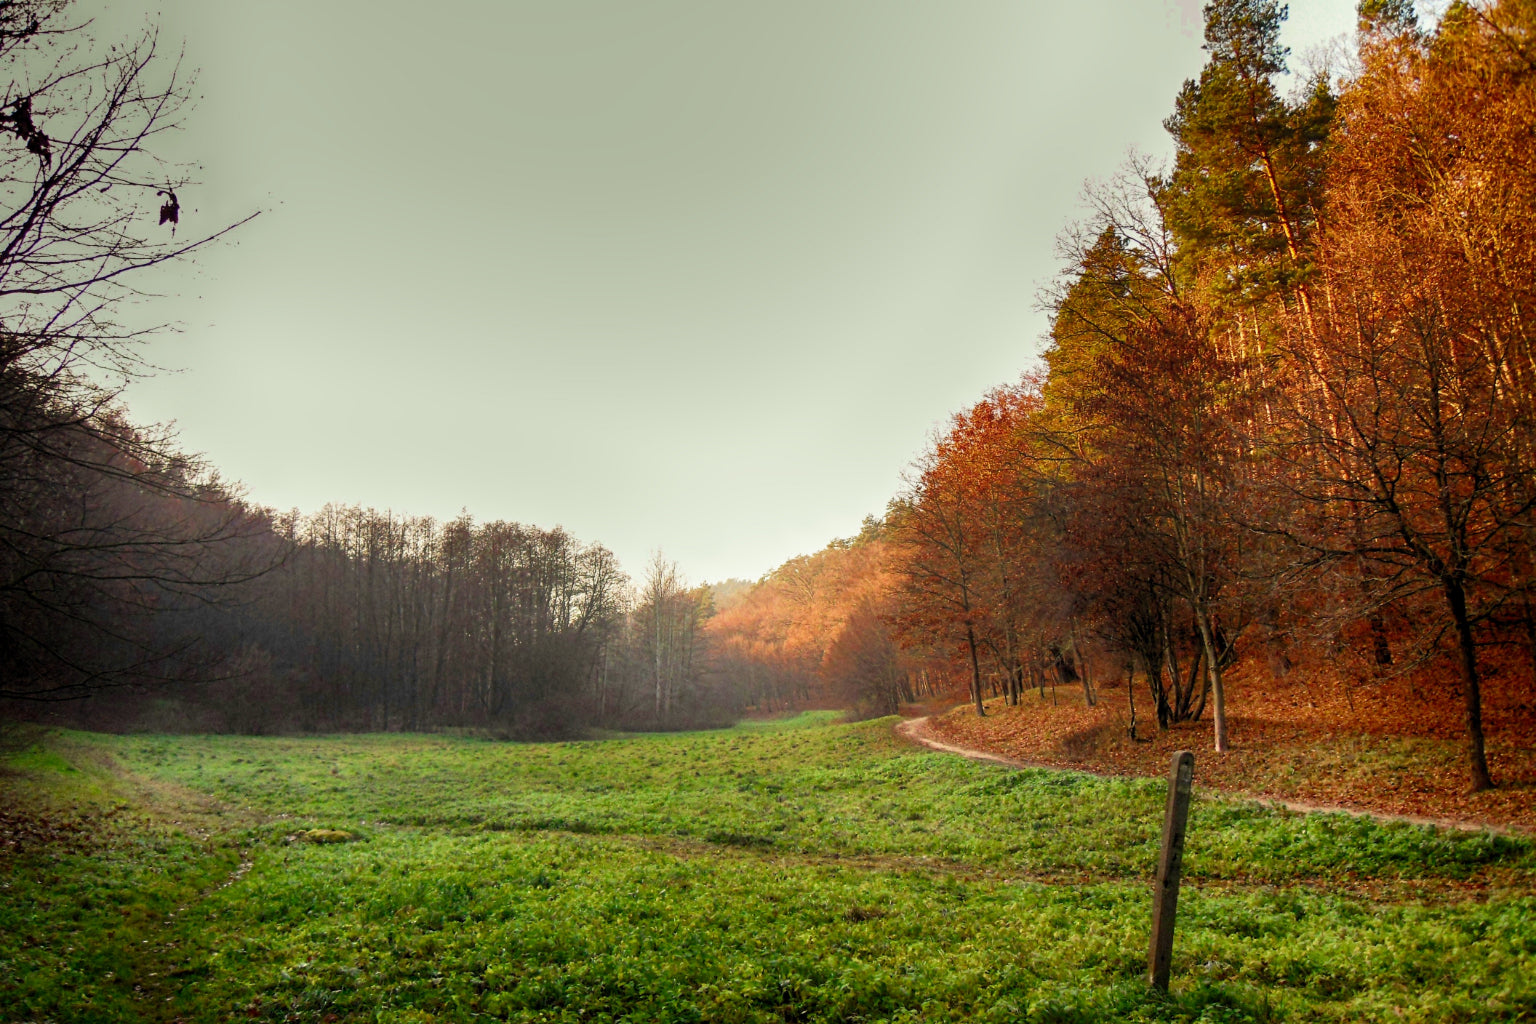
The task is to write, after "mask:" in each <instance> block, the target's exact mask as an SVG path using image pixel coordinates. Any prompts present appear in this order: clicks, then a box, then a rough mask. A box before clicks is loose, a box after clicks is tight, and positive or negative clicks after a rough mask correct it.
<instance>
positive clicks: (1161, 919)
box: [1147, 750, 1195, 992]
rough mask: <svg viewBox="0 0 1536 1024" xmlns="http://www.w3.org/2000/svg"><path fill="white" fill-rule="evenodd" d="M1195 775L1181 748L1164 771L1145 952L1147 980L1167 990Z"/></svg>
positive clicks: (1188, 754)
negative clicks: (1165, 784)
mask: <svg viewBox="0 0 1536 1024" xmlns="http://www.w3.org/2000/svg"><path fill="white" fill-rule="evenodd" d="M1194 778H1195V755H1194V753H1193V752H1191V751H1188V750H1181V751H1179V752H1178V753H1177V754H1174V755H1173V765H1172V767H1171V768H1170V769H1169V771H1168V808H1167V810H1165V811H1164V812H1163V849H1162V853H1161V854H1160V855H1159V857H1158V860H1157V887H1156V889H1155V890H1154V891H1153V896H1152V900H1153V902H1152V947H1151V951H1150V952H1149V953H1148V954H1147V980H1149V981H1150V982H1152V985H1153V987H1155V988H1158V989H1161V990H1162V991H1164V992H1166V991H1168V970H1169V966H1170V965H1171V964H1172V962H1173V919H1174V915H1175V914H1176V913H1177V911H1178V908H1179V872H1180V871H1181V870H1182V868H1183V866H1184V825H1185V823H1186V822H1187V821H1188V820H1189V796H1190V791H1191V789H1192V788H1193V787H1192V784H1193V782H1194Z"/></svg>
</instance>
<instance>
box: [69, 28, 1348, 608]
mask: <svg viewBox="0 0 1536 1024" xmlns="http://www.w3.org/2000/svg"><path fill="white" fill-rule="evenodd" d="M1290 11H1291V18H1290V21H1289V23H1288V25H1287V28H1286V30H1285V40H1286V42H1287V43H1288V45H1290V46H1291V48H1292V50H1293V55H1294V56H1293V61H1292V63H1293V66H1296V67H1300V66H1302V64H1303V62H1304V58H1305V56H1306V55H1307V54H1309V53H1311V52H1313V51H1315V50H1317V49H1318V48H1319V47H1320V46H1322V45H1324V44H1327V43H1328V42H1329V41H1330V40H1332V41H1334V42H1335V43H1336V44H1337V43H1339V42H1342V41H1343V40H1345V38H1346V34H1347V33H1349V32H1350V30H1351V29H1352V24H1353V19H1354V14H1353V4H1352V3H1350V2H1348V0H1292V2H1291V4H1290ZM147 23H153V24H158V26H159V29H160V36H161V40H162V46H165V47H168V48H169V49H171V50H173V51H174V49H176V48H177V47H184V52H185V58H184V66H185V67H186V68H187V69H195V70H196V71H197V78H196V82H195V89H194V93H195V95H196V96H197V97H198V103H197V107H196V109H195V110H194V111H193V112H192V113H191V114H190V115H189V116H188V117H187V118H186V119H185V122H184V126H183V129H182V131H181V132H180V133H179V134H177V135H176V136H175V137H174V138H173V139H172V140H171V141H170V150H169V151H168V155H169V156H171V157H173V158H175V159H181V160H188V161H195V162H196V164H197V170H196V172H195V177H196V180H197V182H198V183H197V184H195V185H193V186H189V187H186V188H184V189H182V190H181V192H180V199H181V202H182V206H183V215H182V223H181V228H180V230H181V231H182V232H184V233H191V232H195V231H200V230H213V229H216V228H218V227H221V226H223V225H225V224H227V223H230V222H232V221H235V220H238V219H240V218H241V217H243V216H245V215H246V214H248V213H251V212H259V216H258V217H257V218H256V220H255V221H253V222H252V223H250V224H249V225H247V226H245V227H243V228H241V229H240V230H239V231H238V232H236V233H235V235H234V237H233V239H232V240H231V241H228V242H225V243H220V244H219V245H217V246H216V247H214V248H212V249H210V250H206V251H204V252H203V253H202V254H201V255H199V256H198V258H197V259H196V261H195V262H194V263H192V264H188V265H183V266H180V267H178V268H176V269H175V270H174V271H173V272H171V273H168V274H163V275H161V278H160V279H159V280H157V284H156V291H157V292H158V293H159V294H158V295H156V296H155V297H153V298H151V299H149V300H147V301H145V302H142V303H140V304H139V305H138V306H136V307H135V308H134V309H132V310H131V311H130V312H129V313H128V314H126V316H127V318H128V319H129V320H130V321H131V322H134V323H167V324H170V325H172V326H173V329H171V330H167V331H165V332H162V333H161V334H160V335H159V336H158V337H156V339H155V340H154V341H153V343H152V344H151V345H150V347H149V348H148V349H147V354H148V356H149V357H150V358H151V359H152V360H153V361H154V363H155V364H156V365H158V366H159V367H161V368H162V369H161V372H158V373H156V374H154V375H153V376H151V377H149V378H147V379H145V380H142V381H139V382H136V383H135V384H133V385H132V386H131V387H130V388H129V390H128V392H127V400H128V403H129V407H130V409H131V412H132V414H133V416H134V417H135V418H136V419H137V420H139V421H141V422H172V421H174V423H175V424H176V428H177V430H178V432H179V436H180V438H181V443H182V445H183V447H184V448H186V449H188V450H192V451H196V452H201V453H202V454H204V455H205V456H206V457H207V459H208V460H209V461H210V462H211V463H212V464H213V465H215V466H217V467H218V468H219V470H220V472H221V473H222V475H223V476H224V477H225V478H226V479H230V480H235V481H239V482H240V483H241V484H242V486H243V488H244V492H245V494H246V496H247V497H248V498H249V499H250V500H252V501H254V502H257V503H259V504H262V505H268V506H272V507H275V508H278V509H288V508H298V509H300V510H301V511H305V512H308V511H313V510H315V509H317V508H319V507H320V506H322V505H323V504H325V503H326V502H332V501H334V502H341V503H347V504H352V503H357V504H361V505H364V506H373V507H376V508H379V509H384V508H391V509H394V510H396V511H400V512H407V513H412V514H418V515H432V516H436V517H439V518H451V517H453V516H455V515H457V514H458V513H459V512H460V510H462V509H467V510H468V511H469V512H470V513H471V514H472V515H474V516H475V518H476V519H478V520H482V521H485V520H492V519H507V520H516V521H519V522H524V523H534V524H537V525H540V526H545V527H552V526H555V525H561V526H563V527H565V528H566V529H567V530H569V531H570V532H572V533H573V534H575V535H576V536H577V537H578V538H580V539H581V540H583V541H595V542H598V543H601V544H604V545H606V546H607V547H609V548H611V549H612V550H613V551H614V552H615V553H616V554H617V556H618V557H619V559H620V562H621V564H622V565H623V566H624V567H625V568H626V570H627V571H629V572H630V574H631V575H632V576H635V577H638V576H639V575H640V574H641V573H642V572H643V570H644V566H645V564H646V563H647V562H648V561H649V559H650V558H651V556H652V553H653V552H655V551H657V550H660V551H661V552H662V553H663V554H664V556H665V557H666V558H668V559H670V560H674V561H676V562H677V563H678V565H679V567H680V569H681V571H682V572H683V574H684V575H685V576H687V577H688V578H689V579H691V580H693V581H695V582H698V581H704V580H722V579H725V578H729V577H743V578H749V579H751V578H756V577H758V576H761V575H762V574H764V573H766V572H768V571H770V570H771V569H773V568H774V567H775V566H777V565H778V564H780V563H782V562H784V561H785V560H786V559H789V558H792V557H794V556H796V555H799V554H806V553H810V552H813V551H815V550H818V549H820V548H821V547H823V546H824V545H825V544H826V543H827V542H828V541H829V540H831V539H833V538H835V537H840V536H849V535H851V534H854V533H857V532H858V529H859V526H860V523H861V521H862V519H863V518H864V517H865V516H866V515H869V514H877V515H878V514H880V513H881V512H882V511H883V509H884V507H885V504H886V502H887V501H888V500H889V499H890V498H891V497H893V496H894V495H896V494H897V493H898V492H899V491H900V490H901V489H902V488H903V486H904V482H903V475H904V472H905V471H906V469H907V467H908V466H910V464H911V463H912V461H913V459H914V458H915V457H916V456H917V455H918V454H919V453H920V452H921V451H922V449H923V448H924V446H925V445H926V444H927V443H928V441H929V439H930V438H931V437H932V435H933V433H934V432H935V431H936V430H940V429H942V428H943V427H944V425H945V423H946V422H947V420H948V418H949V417H950V416H951V415H952V414H953V413H955V412H956V411H959V410H961V409H963V408H966V407H968V406H969V405H971V404H972V403H974V402H975V401H976V400H977V399H978V398H980V397H981V395H982V394H983V393H984V392H986V391H987V390H988V389H990V388H992V387H995V386H997V385H999V384H1004V383H1007V382H1010V381H1013V380H1016V379H1017V378H1018V376H1019V374H1020V373H1021V372H1023V371H1025V370H1026V369H1028V368H1030V367H1031V366H1033V365H1034V364H1035V362H1036V360H1037V357H1038V354H1039V352H1040V349H1041V344H1042V341H1041V339H1042V336H1043V335H1044V334H1045V332H1046V330H1047V324H1046V318H1045V315H1044V314H1043V313H1042V312H1041V310H1040V308H1039V298H1038V296H1039V293H1040V291H1041V289H1042V288H1043V287H1045V286H1047V285H1048V284H1049V283H1050V281H1051V280H1052V278H1053V275H1054V274H1055V273H1056V270H1057V257H1056V250H1055V239H1056V237H1057V236H1058V234H1059V233H1060V232H1062V230H1063V229H1064V228H1066V227H1067V226H1068V225H1069V224H1070V223H1071V222H1072V221H1074V220H1075V219H1077V218H1079V217H1081V216H1082V214H1083V211H1082V209H1081V207H1080V202H1079V200H1080V195H1081V191H1082V188H1083V184H1084V182H1085V180H1088V179H1093V178H1105V177H1108V176H1110V175H1111V174H1113V173H1114V171H1115V170H1116V168H1117V167H1118V166H1119V165H1120V164H1121V163H1122V162H1123V161H1124V160H1125V157H1126V155H1127V153H1128V152H1129V151H1130V150H1131V149H1133V148H1135V149H1139V150H1141V151H1143V152H1147V153H1151V154H1154V155H1166V154H1168V153H1169V147H1168V143H1167V139H1166V136H1165V133H1164V132H1163V130H1162V127H1161V123H1162V120H1163V119H1164V118H1165V117H1166V116H1167V115H1168V113H1169V112H1170V110H1171V109H1172V103H1173V97H1174V95H1175V93H1176V92H1177V90H1178V88H1179V86H1180V83H1181V82H1182V81H1183V80H1184V79H1186V78H1189V77H1192V76H1194V75H1196V74H1198V71H1199V68H1200V66H1201V64H1202V62H1203V54H1202V52H1201V50H1200V42H1201V35H1200V22H1199V12H1198V3H1196V2H1194V0H1075V2H1072V3H1058V2H1043V0H946V2H944V3H937V2H922V3H918V2H911V0H884V2H880V3H875V2H870V0H857V2H852V0H772V2H762V3H750V4H749V3H742V2H735V0H651V2H645V3H639V2H636V0H546V2H537V3H530V2H515V0H501V2H491V0H440V2H438V3H434V4H431V5H424V4H420V3H411V4H406V3H399V2H394V0H375V2H368V3H363V2H352V0H330V2H325V0H303V2H300V0H263V2H261V3H235V2H233V0H165V2H162V3H159V4H155V5H153V6H146V5H145V4H143V3H141V2H140V3H121V2H111V3H107V4H106V6H105V13H104V15H103V16H102V17H101V20H100V22H99V23H98V24H99V27H100V28H101V29H102V30H103V31H107V32H111V31H124V32H129V31H134V30H136V29H139V28H142V27H143V26H144V25H145V24H147Z"/></svg>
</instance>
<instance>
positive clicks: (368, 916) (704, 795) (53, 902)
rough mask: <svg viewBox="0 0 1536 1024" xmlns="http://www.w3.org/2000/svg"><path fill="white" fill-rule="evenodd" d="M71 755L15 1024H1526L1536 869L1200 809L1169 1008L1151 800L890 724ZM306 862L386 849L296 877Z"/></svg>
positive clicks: (20, 885) (11, 881)
mask: <svg viewBox="0 0 1536 1024" xmlns="http://www.w3.org/2000/svg"><path fill="white" fill-rule="evenodd" d="M50 751H51V752H47V753H44V752H36V751H34V752H33V753H31V754H29V755H27V757H28V759H29V762H28V763H27V764H26V765H24V767H26V768H27V769H28V770H29V772H30V774H29V775H28V776H27V777H24V778H22V779H12V780H11V782H10V786H11V789H12V790H13V795H12V801H13V804H14V803H15V802H16V801H23V802H25V804H26V806H29V807H30V808H32V810H31V811H29V812H28V814H26V815H24V816H23V815H20V814H13V815H12V817H11V818H10V819H8V821H9V823H10V824H9V827H10V829H11V830H12V831H22V832H25V833H26V834H27V838H26V839H25V841H24V846H23V848H22V849H21V850H20V851H19V852H12V853H10V854H0V867H3V870H4V881H3V883H0V884H3V885H4V886H5V888H3V889H0V961H4V970H3V972H0V1018H3V1019H14V1020H27V1019H49V1018H54V1019H58V1020H71V1021H76V1020H78V1021H86V1020H93V1019H94V1020H123V1019H136V1018H137V1019H164V1020H170V1019H177V1018H180V1019H183V1020H188V1021H191V1020H198V1021H202V1020H207V1021H214V1020H223V1019H227V1018H229V1017H231V1016H234V1015H239V1016H241V1017H243V1018H247V1019H267V1020H285V1019H303V1020H323V1019H326V1017H327V1015H333V1018H334V1019H337V1020H352V1019H358V1020H364V1019H366V1020H375V1019H377V1020H384V1021H424V1020H437V1019H443V1020H470V1019H476V1016H477V1015H483V1016H485V1017H488V1018H490V1019H502V1018H510V1019H514V1020H572V1021H574V1020H617V1019H621V1018H623V1019H630V1020H678V1021H687V1020H711V1021H716V1020H718V1021H757V1020H761V1021H769V1020H781V1019H795V1020H846V1021H854V1020H879V1019H887V1020H918V1019H921V1020H943V1019H984V1020H986V1019H995V1020H1021V1019H1028V1020H1041V1021H1048V1020H1078V1019H1089V1020H1094V1019H1103V1020H1127V1019H1128V1020H1135V1019H1147V1020H1195V1019H1205V1020H1234V1021H1241V1020H1250V1019H1258V1020H1262V1019H1309V1018H1319V1019H1341V1020H1356V1019H1363V1018H1377V1019H1391V1020H1399V1019H1407V1020H1456V1019H1466V1020H1471V1019H1496V1018H1499V1017H1502V1018H1505V1019H1529V1018H1531V1017H1536V895H1533V893H1536V852H1533V849H1532V846H1531V845H1530V843H1529V842H1528V841H1526V840H1523V839H1516V838H1503V837H1496V836H1491V835H1487V834H1465V833H1457V834H1447V833H1438V832H1435V831H1433V830H1429V829H1422V828H1415V827H1410V826H1404V825H1377V824H1373V823H1370V822H1367V821H1361V820H1355V819H1345V818H1340V817H1310V818H1298V817H1295V816H1287V815H1283V814H1278V813H1276V812H1273V811H1269V810H1265V809H1261V808H1258V807H1256V806H1252V805H1248V806H1244V805H1239V804H1232V803H1226V802H1218V801H1211V800H1203V801H1201V802H1199V803H1198V804H1197V805H1196V808H1195V811H1194V813H1193V818H1192V824H1191V833H1190V846H1189V849H1188V852H1187V855H1186V870H1187V872H1188V877H1189V878H1190V879H1191V881H1192V883H1193V885H1192V887H1191V888H1190V889H1187V890H1186V895H1185V898H1184V901H1183V903H1182V905H1181V908H1180V931H1179V941H1178V945H1177V947H1176V955H1175V977H1176V983H1175V996H1174V998H1173V999H1171V1000H1162V999H1158V998H1155V997H1153V996H1151V995H1150V994H1149V993H1147V992H1146V991H1145V989H1144V986H1143V985H1142V984H1141V983H1140V980H1139V978H1140V975H1141V972H1142V971H1143V970H1144V961H1145V943H1146V932H1147V927H1148V912H1149V906H1148V904H1149V896H1148V892H1147V882H1148V879H1149V874H1150V871H1151V867H1152V861H1153V857H1154V854H1155V846H1156V830H1157V827H1158V822H1159V818H1160V812H1161V803H1162V790H1161V786H1160V785H1159V784H1158V783H1155V782H1130V781H1121V780H1100V779H1094V778H1090V777H1087V776H1082V775H1073V774H1067V773H1054V772H1044V771H1032V772H1010V771H1008V770H1006V769H1001V768H996V767H991V766H986V765H977V764H972V763H967V762H964V761H961V760H959V759H958V758H953V757H949V756H946V755H938V754H927V753H920V752H917V751H914V750H911V749H908V748H904V747H900V746H898V745H897V744H896V743H895V742H894V741H893V740H892V739H891V737H890V722H889V721H888V720H887V721H882V722H874V723H864V724H861V725H857V726H838V725H831V724H829V723H828V722H827V721H826V719H825V718H818V717H816V716H805V717H803V718H801V719H797V720H795V721H792V722H788V723H779V724H774V725H756V726H747V727H743V728H739V729H736V730H732V731H728V732H721V733H700V734H687V735H680V736H655V737H635V738H630V739H621V740H611V741H605V742H601V743H586V744H553V745H540V746H515V745H506V744H495V743H486V742H479V741H474V740H457V739H443V738H435V737H400V736H365V737H339V738H324V739H248V738H230V737H215V738H196V739H193V738H169V737H103V736H80V735H75V736H68V737H63V738H60V739H58V740H56V741H54V742H53V743H52V746H51V748H50ZM69 769H73V770H72V771H71V770H69ZM40 801H51V803H52V805H53V811H52V812H51V813H50V814H49V815H47V816H46V817H45V818H44V817H40V816H39V815H38V814H37V813H36V808H37V807H38V805H39V802H40ZM42 820H46V821H48V822H52V823H55V824H54V825H53V826H50V827H54V828H55V831H59V830H60V829H62V831H60V834H59V835H52V836H50V835H46V834H43V833H42V830H41V826H40V825H39V824H38V822H39V821H42ZM60 821H63V822H64V826H68V824H69V822H70V821H73V822H74V823H75V827H74V828H69V827H64V826H59V825H57V823H59V822H60ZM312 827H329V828H340V829H348V830H351V831H353V832H355V833H358V834H360V835H361V836H363V837H364V838H363V840H362V841H360V842H354V843H346V844H339V845H325V846H322V845H313V844H308V843H302V842H289V841H288V838H289V837H290V836H293V835H295V834H297V833H298V832H299V831H301V830H303V829H307V828H312ZM60 855H61V856H60ZM247 859H248V860H249V862H250V863H252V864H253V865H254V866H253V867H251V869H250V870H249V872H248V873H241V871H240V868H239V865H240V864H241V863H242V861H245V860H247ZM232 877H233V878H234V879H235V881H234V882H233V884H229V885H225V886H223V887H222V888H221V887H220V886H221V884H222V883H223V882H224V881H226V880H228V879H230V878H232ZM125 908H126V909H125ZM7 1014H9V1017H7V1016H6V1015H7Z"/></svg>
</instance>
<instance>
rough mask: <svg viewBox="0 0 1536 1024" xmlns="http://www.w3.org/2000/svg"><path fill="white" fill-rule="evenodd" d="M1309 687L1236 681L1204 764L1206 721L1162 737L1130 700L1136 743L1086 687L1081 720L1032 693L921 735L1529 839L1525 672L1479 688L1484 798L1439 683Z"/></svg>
mask: <svg viewBox="0 0 1536 1024" xmlns="http://www.w3.org/2000/svg"><path fill="white" fill-rule="evenodd" d="M1320 675H1321V674H1320V673H1307V672H1302V671H1293V672H1292V673H1291V674H1290V675H1289V676H1288V677H1287V678H1286V679H1282V680H1276V679H1272V678H1270V677H1269V676H1268V675H1257V674H1254V673H1251V672H1250V673H1243V672H1237V673H1233V675H1232V676H1231V677H1230V678H1229V680H1228V696H1227V723H1228V735H1229V746H1230V749H1229V750H1228V751H1227V753H1225V754H1216V753H1215V752H1214V751H1213V750H1212V736H1211V713H1210V709H1209V708H1207V709H1206V713H1205V714H1204V715H1203V716H1202V718H1201V720H1200V721H1197V722H1185V723H1180V724H1177V725H1174V726H1172V727H1170V728H1169V729H1167V730H1159V729H1158V727H1157V719H1156V717H1155V714H1154V713H1153V711H1152V708H1151V707H1150V704H1149V702H1148V701H1147V700H1146V695H1145V692H1144V690H1142V689H1141V688H1138V692H1137V694H1136V696H1137V708H1136V710H1137V729H1136V739H1134V740H1133V739H1132V738H1131V736H1130V720H1131V716H1130V711H1129V706H1128V703H1127V699H1126V689H1125V685H1124V682H1123V681H1106V682H1104V683H1103V684H1101V685H1100V686H1099V687H1097V688H1096V696H1097V702H1096V704H1095V705H1094V706H1092V707H1089V706H1087V705H1086V704H1085V702H1084V700H1083V694H1082V690H1081V688H1080V687H1075V686H1074V687H1072V688H1068V687H1065V686H1062V687H1057V688H1056V689H1055V690H1054V692H1053V691H1052V690H1051V689H1047V690H1046V691H1045V692H1044V694H1039V693H1036V692H1035V691H1029V692H1027V693H1026V694H1025V696H1024V700H1023V702H1022V703H1021V704H1020V705H1018V706H1017V707H1010V706H1008V704H1007V703H1006V702H1005V701H1004V700H1003V699H1002V698H994V699H992V700H989V701H987V702H986V704H985V706H986V709H987V715H986V717H985V718H980V717H978V716H977V715H976V713H975V708H974V706H973V705H971V704H969V703H966V704H962V705H960V706H958V707H953V708H952V709H950V710H948V711H944V712H940V711H933V712H932V713H931V714H930V717H928V719H927V721H926V722H925V723H923V724H922V725H921V726H920V727H919V729H918V731H919V732H920V733H925V734H927V735H928V736H931V737H932V738H934V739H936V740H938V741H940V742H942V743H945V744H948V745H950V746H952V747H957V748H963V749H964V750H966V751H970V752H974V753H981V754H987V755H992V756H994V757H998V758H1002V759H1006V760H1008V761H1012V762H1017V763H1023V764H1029V765H1037V766H1043V767H1054V768H1072V769H1077V770H1081V771H1088V772H1093V773H1095V774H1100V775H1110V776H1160V775H1163V774H1166V772H1167V771H1168V765H1169V762H1170V759H1171V757H1172V755H1173V753H1174V752H1175V751H1177V750H1185V749H1188V750H1193V751H1194V752H1195V779H1196V783H1197V785H1202V786H1207V787H1210V788H1212V789H1215V790H1219V791H1222V792H1226V793H1232V794H1240V795H1245V796H1250V797H1252V798H1254V799H1258V800H1272V801H1276V802H1279V803H1283V804H1285V805H1287V806H1290V807H1292V808H1294V809H1318V810H1345V811H1351V812H1361V813H1369V814H1372V815H1375V816H1381V817H1396V818H1403V819H1406V820H1410V821H1420V822H1429V823H1435V824H1441V825H1449V826H1459V827H1491V828H1498V829H1514V830H1517V831H1524V832H1536V685H1533V683H1532V681H1531V679H1530V675H1529V672H1528V671H1525V672H1522V671H1519V670H1518V668H1510V669H1506V670H1505V671H1501V672H1497V673H1496V674H1494V675H1493V677H1492V679H1491V680H1490V681H1489V684H1488V685H1487V686H1486V689H1485V694H1484V709H1483V715H1484V726H1485V731H1486V738H1487V756H1488V764H1489V768H1490V771H1491V773H1492V775H1493V778H1494V782H1495V784H1496V787H1497V788H1495V789H1493V790H1489V791H1485V792H1481V793H1469V792H1468V769H1467V759H1466V741H1465V738H1464V737H1465V733H1464V727H1463V718H1462V702H1461V698H1460V696H1459V695H1458V694H1457V693H1456V692H1455V689H1454V686H1453V685H1452V684H1450V683H1449V682H1447V681H1446V680H1445V679H1444V678H1443V677H1438V678H1437V677H1436V676H1435V675H1433V674H1431V673H1428V672H1425V673H1421V674H1419V675H1417V676H1409V677H1403V678H1397V679H1392V680H1387V681H1382V682H1378V683H1373V684H1367V685H1352V686H1348V687H1346V686H1345V685H1343V684H1342V683H1340V682H1339V681H1338V680H1336V679H1326V681H1324V680H1322V679H1320V678H1319V677H1320ZM914 710H916V711H917V713H918V714H922V713H924V712H927V711H929V709H927V708H924V709H914ZM908 731H909V732H910V731H911V728H910V727H909V728H908ZM914 738H915V737H914Z"/></svg>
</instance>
